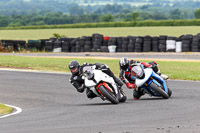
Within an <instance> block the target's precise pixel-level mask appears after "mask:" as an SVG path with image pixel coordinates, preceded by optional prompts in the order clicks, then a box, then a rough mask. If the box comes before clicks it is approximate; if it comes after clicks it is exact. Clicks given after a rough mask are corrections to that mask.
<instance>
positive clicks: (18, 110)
mask: <svg viewBox="0 0 200 133" xmlns="http://www.w3.org/2000/svg"><path fill="white" fill-rule="evenodd" d="M4 105H6V106H9V107H11V108H13V109H15V110H16V111H15V112H13V113H10V114H7V115H3V116H0V119H2V118H6V117H9V116H12V115H16V114H19V113H21V112H22V109H21V108H19V107H16V106H13V105H8V104H4Z"/></svg>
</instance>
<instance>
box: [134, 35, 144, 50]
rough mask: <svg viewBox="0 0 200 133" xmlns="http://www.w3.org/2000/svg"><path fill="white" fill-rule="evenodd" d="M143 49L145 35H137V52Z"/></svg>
mask: <svg viewBox="0 0 200 133" xmlns="http://www.w3.org/2000/svg"><path fill="white" fill-rule="evenodd" d="M142 51H143V37H139V36H138V37H137V38H136V40H135V52H142Z"/></svg>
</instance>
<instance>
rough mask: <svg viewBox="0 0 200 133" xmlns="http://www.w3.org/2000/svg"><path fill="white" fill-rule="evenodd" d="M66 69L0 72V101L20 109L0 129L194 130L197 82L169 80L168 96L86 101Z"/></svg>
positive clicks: (199, 97)
mask: <svg viewBox="0 0 200 133" xmlns="http://www.w3.org/2000/svg"><path fill="white" fill-rule="evenodd" d="M68 79H69V75H67V74H48V73H31V72H14V71H2V70H1V71H0V101H1V102H2V103H7V104H10V105H15V106H18V107H21V108H22V109H23V112H22V113H20V114H18V115H14V116H10V117H7V118H3V119H0V133H90V132H91V133H166V132H167V133H199V132H200V82H192V81H172V80H169V81H168V84H169V87H170V88H171V90H172V91H173V94H172V97H171V98H170V99H167V100H164V99H160V98H153V97H149V96H148V95H145V96H143V97H142V98H141V100H133V99H132V90H128V89H126V88H124V90H125V93H126V94H127V96H128V99H127V101H126V102H125V103H120V104H118V105H112V104H111V103H109V102H107V101H102V100H101V99H99V98H96V99H93V100H89V99H88V98H86V95H85V93H83V94H80V93H78V92H77V91H76V90H75V89H74V88H73V87H72V86H71V85H70V83H69V82H68Z"/></svg>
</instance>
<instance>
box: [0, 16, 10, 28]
mask: <svg viewBox="0 0 200 133" xmlns="http://www.w3.org/2000/svg"><path fill="white" fill-rule="evenodd" d="M7 26H8V20H7V19H5V18H3V19H0V27H7Z"/></svg>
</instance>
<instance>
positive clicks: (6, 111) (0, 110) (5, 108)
mask: <svg viewBox="0 0 200 133" xmlns="http://www.w3.org/2000/svg"><path fill="white" fill-rule="evenodd" d="M12 110H13V109H12V108H11V107H8V106H5V105H3V104H0V116H1V115H5V114H9V113H10V112H12Z"/></svg>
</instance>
